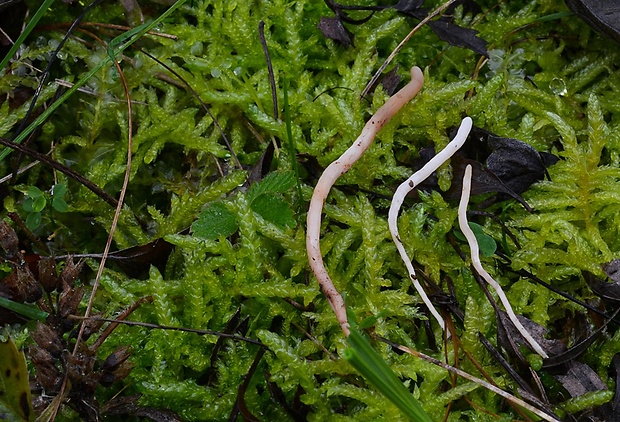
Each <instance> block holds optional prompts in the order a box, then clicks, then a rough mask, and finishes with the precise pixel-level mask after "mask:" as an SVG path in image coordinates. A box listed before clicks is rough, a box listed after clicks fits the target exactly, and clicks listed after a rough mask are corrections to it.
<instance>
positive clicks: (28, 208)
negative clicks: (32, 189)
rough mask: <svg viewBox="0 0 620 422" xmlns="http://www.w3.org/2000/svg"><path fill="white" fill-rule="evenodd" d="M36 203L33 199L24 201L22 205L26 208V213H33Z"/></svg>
mask: <svg viewBox="0 0 620 422" xmlns="http://www.w3.org/2000/svg"><path fill="white" fill-rule="evenodd" d="M33 202H34V201H33V200H32V198H26V199H25V200H24V203H23V204H22V207H23V208H24V211H26V212H32V203H33Z"/></svg>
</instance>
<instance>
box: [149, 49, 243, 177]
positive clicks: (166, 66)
mask: <svg viewBox="0 0 620 422" xmlns="http://www.w3.org/2000/svg"><path fill="white" fill-rule="evenodd" d="M139 50H140V51H141V52H142V53H144V54H145V55H146V56H148V57H150V58H151V59H153V60H155V61H156V62H157V63H159V64H160V65H161V66H163V67H164V68H165V69H166V70H167V71H168V72H170V73H172V74H173V75H174V76H175V77H176V78H177V79H178V80H180V81H181V82H182V83H183V85H185V87H187V89H188V90H189V92H190V93H191V94H192V95H193V96H194V98H196V99H197V100H198V102H199V103H200V105H201V106H202V108H203V109H204V111H205V112H206V113H207V114H208V115H209V117H211V120H213V124H214V125H215V127H216V128H217V130H218V131H219V132H220V135H222V138H223V139H224V143H225V144H226V148H228V151H230V155H231V156H232V158H233V161H234V162H235V165H236V166H237V167H239V168H240V169H243V166H242V165H241V163H240V162H239V159H238V158H237V154H235V151H234V150H233V148H232V145H231V144H230V142H229V141H228V137H227V136H226V134H225V133H224V129H222V126H220V124H219V123H218V121H217V120H216V118H215V116H214V115H213V113H211V110H210V109H209V107H207V105H206V104H205V102H204V101H202V99H201V98H200V95H199V94H198V93H197V92H196V90H195V89H194V88H192V87H191V85H190V84H189V83H188V82H187V81H186V80H185V79H184V78H183V77H182V76H181V75H179V74H178V73H177V72H176V71H175V70H174V69H172V68H171V67H170V66H168V65H167V64H166V63H164V62H162V61H161V60H159V59H158V58H157V57H155V56H153V55H151V54H149V53H148V52H147V51H145V50H143V49H141V48H139Z"/></svg>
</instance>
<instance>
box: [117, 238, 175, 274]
mask: <svg viewBox="0 0 620 422" xmlns="http://www.w3.org/2000/svg"><path fill="white" fill-rule="evenodd" d="M172 249H173V245H172V243H169V242H166V241H165V240H164V239H156V240H153V241H152V242H149V243H147V244H146V245H140V246H133V247H131V248H127V249H123V250H120V251H117V252H113V253H111V254H109V255H108V259H109V260H111V261H114V262H115V263H116V264H118V266H119V267H120V268H121V269H122V270H123V271H124V272H125V273H127V275H128V276H130V277H135V278H139V277H141V276H142V275H143V274H145V273H148V270H149V268H150V267H151V265H154V266H156V267H157V268H159V269H160V270H163V268H164V266H165V265H166V261H167V260H168V256H170V252H172Z"/></svg>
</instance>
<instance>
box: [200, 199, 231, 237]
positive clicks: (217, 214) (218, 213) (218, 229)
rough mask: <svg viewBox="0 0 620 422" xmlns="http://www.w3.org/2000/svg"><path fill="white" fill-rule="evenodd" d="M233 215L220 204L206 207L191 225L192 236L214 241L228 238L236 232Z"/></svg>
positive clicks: (215, 203) (216, 203)
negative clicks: (222, 237)
mask: <svg viewBox="0 0 620 422" xmlns="http://www.w3.org/2000/svg"><path fill="white" fill-rule="evenodd" d="M237 228H238V225H237V219H236V218H235V214H233V213H232V212H231V211H229V210H228V208H226V205H224V203H222V202H214V203H212V204H210V205H209V206H207V207H206V208H205V209H204V210H202V212H201V213H200V215H199V216H198V219H197V220H196V221H194V223H193V224H192V232H193V233H194V236H197V237H202V238H205V239H211V240H215V239H217V238H218V237H220V236H224V237H227V236H230V235H231V234H233V233H234V232H236V231H237Z"/></svg>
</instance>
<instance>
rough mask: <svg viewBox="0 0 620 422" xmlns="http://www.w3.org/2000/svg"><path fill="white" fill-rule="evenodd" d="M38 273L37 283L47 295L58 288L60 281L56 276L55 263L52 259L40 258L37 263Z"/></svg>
mask: <svg viewBox="0 0 620 422" xmlns="http://www.w3.org/2000/svg"><path fill="white" fill-rule="evenodd" d="M37 266H38V270H39V271H38V272H39V283H41V285H42V286H43V289H45V291H46V292H47V293H51V292H53V291H54V290H55V289H56V288H58V287H59V286H60V281H59V280H58V277H57V276H56V262H55V261H54V258H48V257H41V259H39V260H38V261H37Z"/></svg>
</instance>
